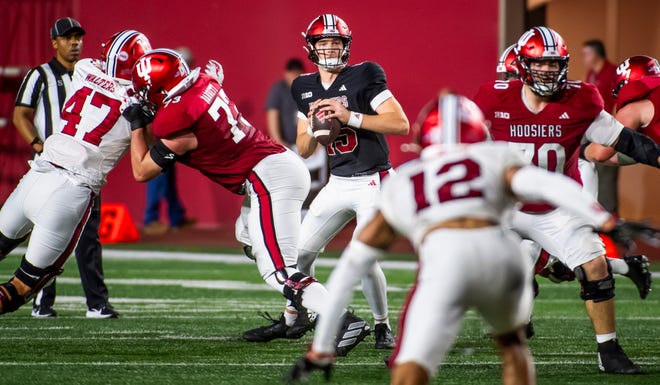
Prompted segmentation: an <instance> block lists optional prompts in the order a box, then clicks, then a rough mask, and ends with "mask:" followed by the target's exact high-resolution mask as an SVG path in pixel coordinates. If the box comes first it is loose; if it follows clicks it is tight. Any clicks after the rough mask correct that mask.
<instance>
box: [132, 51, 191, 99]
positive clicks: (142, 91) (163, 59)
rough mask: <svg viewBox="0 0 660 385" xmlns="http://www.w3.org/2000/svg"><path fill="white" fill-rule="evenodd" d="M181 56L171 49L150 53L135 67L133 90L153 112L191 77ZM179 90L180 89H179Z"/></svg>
mask: <svg viewBox="0 0 660 385" xmlns="http://www.w3.org/2000/svg"><path fill="white" fill-rule="evenodd" d="M190 74H191V73H190V69H189V68H188V65H187V64H186V61H185V60H183V58H182V57H181V55H179V54H178V53H177V52H176V51H173V50H171V49H166V48H161V49H155V50H153V51H149V52H147V53H146V54H144V56H142V57H141V58H140V59H139V60H138V61H137V63H135V67H133V73H132V78H133V88H134V89H135V91H136V92H137V93H138V95H139V97H140V98H141V99H142V100H143V101H144V102H146V103H147V105H148V106H149V107H150V108H151V109H152V110H154V111H155V110H157V109H158V108H160V107H161V106H162V105H163V102H164V100H165V98H167V97H168V96H171V94H170V93H171V91H172V90H173V89H174V88H175V87H177V86H179V85H180V84H182V82H183V81H184V80H185V79H186V78H188V75H190ZM177 89H179V87H177Z"/></svg>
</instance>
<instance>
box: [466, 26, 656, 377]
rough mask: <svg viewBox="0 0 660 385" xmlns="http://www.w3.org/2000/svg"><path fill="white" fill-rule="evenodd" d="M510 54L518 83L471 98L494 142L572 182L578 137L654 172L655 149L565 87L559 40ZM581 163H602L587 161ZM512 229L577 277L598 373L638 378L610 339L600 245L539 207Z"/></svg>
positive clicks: (610, 291)
mask: <svg viewBox="0 0 660 385" xmlns="http://www.w3.org/2000/svg"><path fill="white" fill-rule="evenodd" d="M516 53H517V60H516V62H517V65H518V70H519V72H520V76H521V81H516V80H514V81H508V82H500V81H496V82H491V83H487V84H485V85H483V86H482V87H481V88H480V90H479V92H478V94H477V96H476V97H475V102H476V103H477V105H478V106H479V107H480V108H481V110H482V111H483V112H484V114H485V117H486V119H488V120H490V122H491V134H492V136H493V138H494V139H495V140H502V141H507V142H509V145H510V146H511V147H512V148H515V149H517V150H519V151H520V152H521V153H522V154H523V157H524V158H525V160H526V161H527V162H528V163H532V164H534V165H537V166H539V167H541V168H544V169H547V170H549V171H551V172H557V173H561V174H565V175H567V176H569V177H571V178H573V179H575V180H577V181H579V180H580V175H579V172H578V168H577V159H578V155H579V150H580V144H581V142H582V140H583V137H584V138H586V139H587V140H589V141H591V142H594V143H599V144H601V145H603V146H609V147H613V148H614V149H616V150H618V151H620V152H623V153H625V154H627V155H629V156H631V157H632V158H634V159H636V160H638V161H639V162H641V163H646V164H649V165H652V166H654V167H658V166H659V163H658V162H659V160H660V147H658V146H657V145H656V144H655V143H653V141H652V140H651V139H649V138H648V137H646V136H644V135H641V134H639V133H637V132H635V131H632V130H630V129H628V128H624V127H623V125H621V123H619V122H617V121H616V120H615V119H614V117H613V116H612V115H610V114H609V113H607V112H605V111H604V110H603V100H602V98H601V97H600V94H599V93H598V90H597V89H596V88H595V87H594V86H593V85H590V84H586V83H583V82H574V81H568V80H567V74H568V59H569V55H568V50H567V48H566V44H565V43H564V41H563V39H562V38H561V36H559V34H558V33H557V32H555V31H553V30H551V29H550V28H546V27H535V28H532V29H531V30H529V31H527V32H525V33H524V34H523V35H522V36H521V38H520V40H519V41H518V45H517V47H516ZM586 158H587V160H590V161H606V160H607V157H602V158H599V157H595V156H591V155H590V154H586ZM512 225H513V228H514V229H515V230H516V231H517V232H518V233H519V234H521V235H522V236H523V237H524V238H528V239H531V240H533V241H535V242H537V243H538V244H539V245H540V246H541V247H542V248H543V249H545V250H546V251H548V252H549V253H550V254H552V255H554V256H556V257H557V258H558V259H559V260H560V261H562V262H563V263H565V264H566V265H567V266H568V267H569V268H570V269H571V270H574V271H575V275H576V277H577V279H578V281H579V282H580V285H581V293H580V296H581V298H582V299H583V300H584V301H585V306H586V309H587V313H588V314H589V317H590V318H591V321H592V323H593V326H594V331H595V333H596V340H597V343H598V358H599V361H598V363H599V368H600V370H601V371H604V372H608V373H620V374H636V373H640V369H639V367H638V366H637V365H635V364H634V363H633V362H631V361H630V360H629V359H628V357H627V356H626V354H625V353H624V352H623V349H622V348H621V347H620V345H619V343H618V341H617V339H616V320H615V317H614V278H613V276H612V269H611V267H610V264H609V263H608V262H607V260H606V258H605V249H604V247H603V243H602V242H601V240H600V238H599V237H598V235H597V234H596V233H594V232H593V231H592V228H591V227H590V226H588V224H587V223H585V221H584V220H582V219H581V218H579V217H576V216H575V215H574V214H572V213H569V212H567V211H565V210H563V209H562V208H556V207H554V206H552V205H548V204H544V203H538V204H537V203H534V204H526V205H524V206H523V207H522V208H521V209H520V210H516V211H514V213H513V216H512Z"/></svg>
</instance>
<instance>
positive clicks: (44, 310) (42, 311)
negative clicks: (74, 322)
mask: <svg viewBox="0 0 660 385" xmlns="http://www.w3.org/2000/svg"><path fill="white" fill-rule="evenodd" d="M32 317H34V318H55V317H57V312H56V311H55V309H53V308H52V307H50V306H45V305H38V306H33V307H32Z"/></svg>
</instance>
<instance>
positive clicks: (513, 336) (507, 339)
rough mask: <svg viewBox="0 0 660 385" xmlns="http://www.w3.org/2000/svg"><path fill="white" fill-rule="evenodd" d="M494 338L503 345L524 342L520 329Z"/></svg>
mask: <svg viewBox="0 0 660 385" xmlns="http://www.w3.org/2000/svg"><path fill="white" fill-rule="evenodd" d="M494 338H495V340H496V341H497V344H498V345H499V346H501V347H508V346H515V345H522V344H523V342H524V339H523V337H522V333H521V332H520V330H514V331H512V332H509V333H505V334H502V335H498V336H495V337H494Z"/></svg>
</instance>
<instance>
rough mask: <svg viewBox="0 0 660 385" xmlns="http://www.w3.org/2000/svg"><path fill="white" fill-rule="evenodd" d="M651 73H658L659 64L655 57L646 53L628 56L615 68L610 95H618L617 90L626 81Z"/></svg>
mask: <svg viewBox="0 0 660 385" xmlns="http://www.w3.org/2000/svg"><path fill="white" fill-rule="evenodd" d="M652 75H660V64H658V61H657V60H656V59H655V58H652V57H650V56H646V55H637V56H631V57H629V58H628V59H626V60H624V61H623V62H622V63H621V64H619V66H618V67H617V68H616V80H615V81H614V89H613V90H612V96H614V98H617V97H619V92H621V89H622V88H623V86H625V85H626V84H628V82H630V81H632V80H637V79H641V78H643V77H644V76H652Z"/></svg>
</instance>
